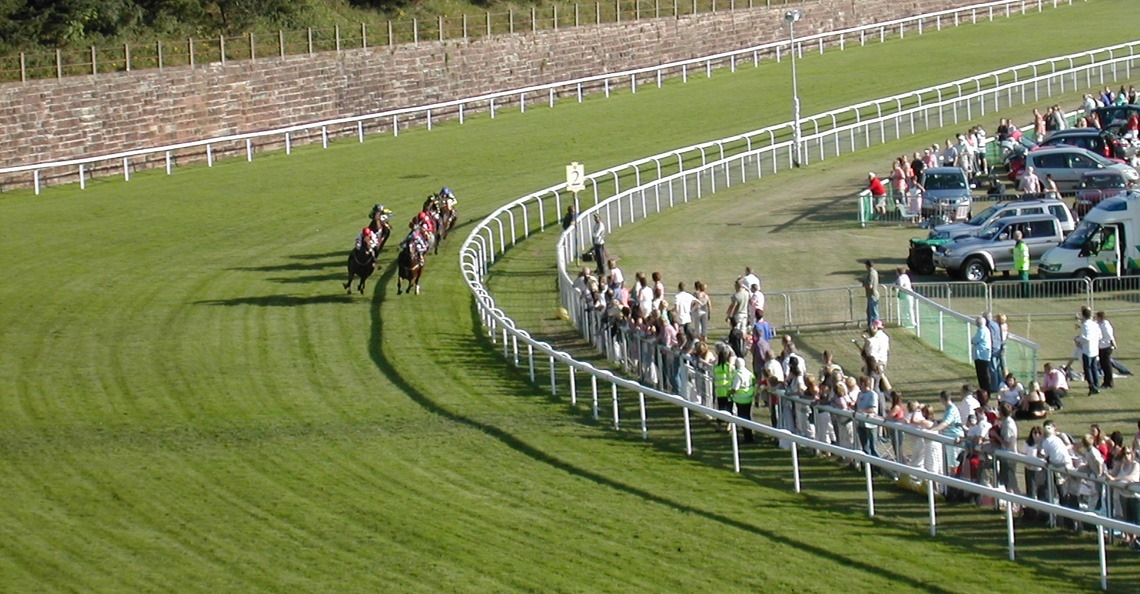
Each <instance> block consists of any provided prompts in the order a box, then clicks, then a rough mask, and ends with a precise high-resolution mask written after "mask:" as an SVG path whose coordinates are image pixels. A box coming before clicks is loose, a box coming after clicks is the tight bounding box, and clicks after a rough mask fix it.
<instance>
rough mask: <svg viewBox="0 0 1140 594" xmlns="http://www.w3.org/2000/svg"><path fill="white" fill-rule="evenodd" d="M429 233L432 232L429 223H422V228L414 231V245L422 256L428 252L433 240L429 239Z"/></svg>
mask: <svg viewBox="0 0 1140 594" xmlns="http://www.w3.org/2000/svg"><path fill="white" fill-rule="evenodd" d="M429 233H431V229H429V228H428V226H427V225H422V226H421V227H420V228H418V229H416V230H415V231H412V247H413V248H415V250H416V252H418V253H419V255H420V257H421V258H422V257H423V255H424V254H426V253H427V251H428V247H430V245H431V242H430V241H429V240H428V234H429Z"/></svg>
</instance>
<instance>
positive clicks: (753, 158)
mask: <svg viewBox="0 0 1140 594" xmlns="http://www.w3.org/2000/svg"><path fill="white" fill-rule="evenodd" d="M1131 59H1132V58H1131V57H1129V58H1126V59H1123V60H1122V61H1117V60H1113V61H1110V62H1111V64H1112V65H1111V66H1106V65H1105V64H1095V65H1082V66H1074V68H1072V69H1070V70H1065V71H1061V72H1057V73H1050V74H1048V75H1044V76H1042V77H1032V78H1031V79H1030V80H1025V81H1018V82H1013V83H1009V84H1006V85H999V86H997V87H996V88H994V89H991V90H987V91H981V92H975V93H971V94H969V95H961V96H957V97H954V98H951V99H947V100H945V101H943V102H935V103H933V104H930V105H926V106H924V107H921V108H916V109H910V110H908V109H904V108H902V102H903V99H904V98H907V97H914V96H916V94H915V93H910V94H906V95H903V96H900V97H898V98H891V99H888V100H883V101H881V102H879V103H878V105H880V106H881V105H883V104H884V103H885V102H891V101H897V104H896V106H897V109H896V110H895V111H894V113H889V114H887V115H884V116H881V117H875V118H869V119H867V120H865V121H856V122H854V123H848V124H840V122H839V121H838V119H836V120H834V121H833V122H834V123H833V124H832V125H833V128H832V129H829V130H825V131H817V132H814V133H813V134H809V135H806V136H805V138H804V142H805V143H806V144H807V145H808V146H812V143H818V145H819V146H820V147H821V152H820V158H821V159H823V158H826V156H827V154H828V153H829V152H830V151H824V150H822V147H823V146H824V145H825V142H830V144H829V145H828V146H829V147H833V148H834V152H835V154H837V155H838V154H841V153H843V152H844V151H845V149H846V148H847V147H848V146H849V147H850V150H852V151H853V150H856V149H857V148H861V147H862V146H864V145H869V144H872V142H873V140H872V135H871V131H872V130H874V131H875V132H878V133H879V134H878V135H877V136H878V138H874V140H885V139H886V137H887V131H888V130H890V131H891V133H892V134H895V135H901V134H902V129H903V127H904V126H903V125H899V122H901V121H902V118H904V117H907V116H908V114H909V116H910V122H911V126H915V122H916V121H921V120H922V119H923V118H917V119H916V118H915V117H914V115H915V114H920V115H921V114H922V113H924V111H925V113H928V114H929V113H932V112H933V110H938V111H937V112H934V113H937V114H939V117H938V121H939V122H940V124H939V125H941V122H942V117H941V114H942V113H943V112H944V111H949V112H950V113H952V114H954V115H953V117H955V118H957V117H958V114H959V112H960V111H969V110H970V106H971V105H974V106H978V105H979V104H980V105H981V106H984V105H986V102H987V101H988V100H989V98H990V97H992V98H993V99H994V101H995V102H996V101H999V100H1000V98H1001V97H1003V96H1005V97H1006V98H1007V99H1008V100H1009V101H1010V102H1011V103H1012V102H1013V101H1014V98H1015V97H1016V98H1018V99H1021V100H1027V99H1028V98H1029V97H1030V96H1032V97H1034V98H1036V95H1035V93H1034V92H1030V89H1034V90H1036V89H1039V88H1040V87H1041V86H1042V85H1043V86H1044V87H1045V89H1046V92H1047V93H1052V92H1053V90H1054V87H1057V89H1058V90H1059V88H1060V83H1059V82H1051V81H1064V80H1072V81H1076V80H1078V78H1079V77H1082V76H1087V77H1089V78H1091V77H1092V73H1093V72H1095V71H1097V70H1099V72H1101V73H1103V72H1105V68H1106V67H1107V68H1109V69H1110V70H1111V71H1112V72H1114V73H1115V71H1116V70H1117V69H1118V68H1120V67H1121V66H1123V68H1120V69H1121V70H1126V69H1129V68H1130V67H1131ZM985 78H986V77H979V79H978V80H984V79H985ZM979 84H980V83H979ZM1098 84H1099V83H1098ZM1069 90H1070V91H1071V90H1075V89H1074V88H1073V87H1072V86H1070V89H1069ZM919 95H921V94H919ZM959 97H961V98H959ZM847 113H859V110H858V109H855V108H849V109H848V110H847ZM821 119H824V118H821V116H815V118H814V119H813V121H816V122H819V121H821ZM827 119H830V118H827ZM824 121H826V119H824ZM954 121H957V119H955V120H954ZM916 127H917V126H916ZM789 128H790V124H783V125H781V126H777V127H775V128H771V129H765V130H761V131H758V132H757V133H753V134H752V135H750V136H738V137H734V138H733V139H724V140H721V141H717V142H714V143H707V144H705V145H699V146H695V147H688V148H686V149H679V150H678V151H673V152H670V153H665V154H661V155H656V156H654V157H649V158H646V159H642V160H639V161H635V162H632V163H627V164H624V165H621V166H618V167H614V168H612V169H609V170H606V171H602V172H597V173H594V174H591V175H590V176H588V178H589V182H590V184H591V188H592V191H593V194H594V203H595V204H594V206H591V207H590V208H588V209H586V210H584V211H581V215H580V218H579V224H576V225H574V226H573V227H571V229H569V230H568V231H566V232H564V233H563V235H562V236H561V237H560V240H559V243H558V249H557V257H558V267H559V287H560V293H561V297H562V302H563V303H564V304H567V307H566V309H567V310H568V312H567V313H568V314H569V315H570V316H571V317H573V318H575V321H578V319H577V318H578V315H577V312H578V311H580V307H578V306H577V305H576V304H577V301H578V299H579V297H578V294H577V291H576V290H575V288H574V287H573V285H572V282H571V279H570V277H569V276H568V275H567V272H566V268H567V265H568V263H571V262H574V261H575V258H576V257H577V255H578V252H579V250H580V248H581V247H582V246H584V245H587V238H589V237H590V231H591V230H590V228H589V227H590V225H589V215H590V214H592V213H593V212H597V213H598V214H599V215H601V216H602V217H603V219H604V220H605V222H606V224H607V228H608V229H610V230H613V229H617V228H620V227H621V226H623V225H625V224H629V223H633V222H635V221H638V220H640V219H642V218H645V217H647V216H649V215H652V214H655V213H657V212H660V211H662V210H665V209H668V208H672V207H673V206H675V205H679V204H682V203H686V202H688V201H689V200H697V199H699V198H700V197H702V196H704V195H705V194H709V193H714V192H716V191H717V190H718V189H723V188H727V187H731V186H732V185H734V184H740V183H744V182H746V181H748V180H749V179H755V178H758V177H760V176H761V175H763V174H764V172H765V171H767V172H769V173H771V172H775V171H778V170H779V169H781V164H784V167H791V150H790V149H791V146H790V145H791V142H790V140H787V139H786V137H785V136H781V137H779V138H778V137H777V135H776V133H775V130H777V129H789ZM763 134H768V138H767V140H768V143H767V144H766V146H763V147H762V148H753V147H752V144H751V140H749V141H748V142H746V143H745V142H742V139H744V138H751V137H752V136H757V135H763ZM848 139H849V142H848ZM741 145H743V146H741ZM711 147H717V149H719V150H718V153H719V157H720V158H719V159H717V160H715V161H711V162H710V161H708V160H707V151H708V150H711ZM730 148H736V150H737V151H738V152H736V153H735V154H732V150H729V149H730ZM694 153H699V155H694ZM692 162H697V163H699V164H698V165H693V166H690V163H692ZM666 164H668V165H671V167H669V166H668V165H666ZM674 164H675V165H674ZM686 167H688V168H686ZM670 171H676V172H675V173H670ZM630 177H632V178H633V180H632V182H633V187H630V188H628V189H625V190H622V189H621V188H622V185H623V184H622V181H623V180H628V179H629V178H630ZM643 177H644V178H645V179H643ZM564 198H565V202H566V203H570V202H571V201H574V202H576V197H574V198H571V197H570V196H565V197H564V196H563V188H562V187H561V186H554V187H550V188H547V189H545V190H541V191H538V192H535V193H533V194H530V195H528V196H524V197H522V198H520V199H518V200H515V201H513V202H511V203H509V204H506V205H504V206H502V207H500V208H499V209H497V210H496V211H495V212H494V213H492V214H491V215H490V216H489V217H487V218H486V219H484V220H483V221H481V222H480V223H479V224H478V225H477V226H476V227H475V228H474V229H473V230H472V232H471V234H470V235H469V236H468V238H467V239H466V241H465V242H464V244H463V246H462V248H461V254H460V269H461V271H462V273H463V275H464V277H465V280H466V282H467V284H468V286H469V288H470V290H471V292H472V294H473V295H474V296H475V303H476V307H477V310H478V312H479V316H480V319H481V322H482V324H483V326H484V327H485V328H486V329H487V331H488V333H489V335H490V336H491V338H492V340H493V341H494V342H495V343H496V344H498V345H500V346H501V348H502V349H503V355H504V356H505V357H507V358H508V359H510V360H512V361H513V362H514V364H515V365H516V366H518V365H524V364H525V365H526V366H527V367H528V368H529V372H530V378H531V380H532V381H538V374H539V373H546V372H545V371H544V370H543V369H541V368H545V367H547V366H548V367H549V372H548V373H547V375H548V377H549V381H550V389H551V392H552V393H553V394H557V393H558V391H559V389H560V388H559V383H560V380H559V378H560V377H562V378H565V380H568V381H566V382H565V383H564V384H563V388H561V389H565V390H568V391H569V394H570V398H571V402H572V403H573V404H577V399H578V394H579V384H580V383H581V382H586V383H587V385H588V386H589V387H588V389H587V394H588V397H589V398H591V400H592V407H593V411H594V416H595V418H599V417H600V414H601V413H600V410H601V402H602V399H603V398H608V399H609V400H610V401H611V402H612V422H613V425H614V427H615V428H620V427H621V426H622V423H623V422H624V421H623V419H622V418H621V415H620V410H621V406H620V398H621V396H622V394H624V395H625V396H626V397H627V398H629V397H636V399H637V401H638V409H639V414H640V425H641V432H642V434H643V436H646V437H647V436H648V431H647V423H646V405H645V402H646V397H647V396H649V397H652V398H656V399H658V400H661V401H664V402H668V403H671V404H674V405H676V406H679V407H681V408H682V413H683V423H684V428H683V430H684V432H685V439H686V452H687V453H692V448H693V442H692V427H691V423H690V419H691V414H692V413H693V412H697V413H699V414H702V415H706V416H709V417H712V418H714V419H718V420H720V421H725V422H728V423H730V424H731V425H732V426H733V428H734V432H735V428H736V427H737V426H744V427H747V428H749V429H752V430H753V431H756V432H759V433H760V434H762V435H768V436H772V437H778V438H779V439H782V440H785V441H786V442H787V443H789V444H790V447H791V458H792V460H791V465H792V473H793V477H794V479H795V485H796V490H797V491H798V490H799V466H798V449H797V448H798V447H800V446H806V447H809V448H812V449H815V450H819V451H823V452H828V453H831V454H835V455H841V456H844V457H846V458H850V459H853V460H857V461H860V462H863V463H865V470H866V483H867V501H868V513H869V514H872V515H873V514H874V484H873V482H872V480H871V467H872V466H878V467H880V468H882V469H884V470H886V471H888V472H892V473H900V474H901V473H906V474H909V475H912V476H915V477H917V478H918V479H920V480H925V481H927V484H928V499H929V507H930V517H931V530H932V531H933V530H934V529H935V526H936V520H935V517H936V516H935V513H936V512H935V502H934V487H933V485H934V484H943V485H947V486H951V487H954V488H958V489H962V490H964V491H967V492H970V493H975V494H979V495H983V496H987V497H992V498H994V499H995V500H997V501H1005V502H1007V503H1013V504H1016V505H1019V506H1024V507H1030V508H1034V509H1038V510H1041V511H1042V512H1043V513H1046V514H1051V515H1053V516H1059V517H1065V518H1070V519H1073V520H1077V521H1083V522H1086V523H1089V524H1094V525H1096V526H1097V531H1098V542H1099V550H1100V555H1099V561H1100V568H1101V584H1102V587H1107V566H1106V563H1107V562H1106V557H1105V553H1104V542H1105V531H1106V530H1117V531H1123V532H1129V533H1137V532H1138V531H1140V528H1138V527H1137V526H1136V525H1134V524H1128V523H1125V522H1120V521H1117V520H1113V519H1109V518H1103V517H1098V516H1096V515H1094V514H1091V513H1086V512H1082V511H1078V510H1074V509H1071V508H1064V507H1060V506H1057V505H1054V504H1050V503H1046V502H1042V501H1038V500H1035V499H1032V498H1027V497H1023V496H1020V495H1014V494H1010V493H1007V492H1004V491H1001V490H996V489H992V488H989V487H985V486H982V485H978V484H976V483H971V482H967V481H960V480H958V479H954V478H948V477H945V476H942V475H939V474H936V473H930V472H927V471H925V470H922V469H915V468H913V467H910V466H906V465H901V464H898V463H897V462H893V461H889V460H882V459H880V458H872V457H870V456H866V455H865V454H863V453H861V452H858V451H853V450H851V449H848V448H843V447H840V446H836V445H832V444H824V443H821V442H818V441H815V440H812V439H809V438H806V437H804V436H799V435H794V434H792V433H790V432H787V431H784V430H780V429H773V428H771V427H768V426H765V425H761V424H759V423H756V422H753V421H744V420H742V419H740V418H738V417H735V416H734V415H731V414H728V413H725V412H721V411H717V410H713V409H711V408H709V407H706V406H704V405H702V404H700V403H695V402H690V401H689V400H686V399H685V398H681V397H679V396H676V395H673V394H669V393H666V392H664V391H661V390H658V389H656V388H654V387H652V386H647V385H644V384H642V383H639V382H636V381H633V380H630V379H627V378H624V377H620V376H618V375H616V374H615V373H613V372H612V371H610V370H608V369H602V368H598V367H595V366H593V365H591V364H589V363H585V362H580V361H576V360H574V359H573V358H572V357H571V356H570V355H568V354H567V353H565V352H562V351H559V350H557V349H555V348H553V347H552V346H550V345H549V344H547V343H544V342H542V341H540V340H536V339H535V338H533V337H531V336H530V334H529V332H527V331H526V330H525V329H522V328H518V327H517V326H516V324H515V322H514V320H512V319H511V318H510V316H508V315H507V314H506V313H505V312H503V311H502V310H501V309H500V308H499V307H498V306H497V304H496V303H495V299H494V297H493V296H492V295H491V294H490V293H489V292H488V290H487V288H486V286H485V285H484V279H485V277H486V276H487V274H488V273H489V271H490V267H491V265H492V264H493V263H494V261H495V260H496V258H497V257H498V255H499V254H500V253H502V252H505V251H506V250H507V249H508V247H509V246H513V245H514V244H515V243H517V242H518V241H520V240H521V239H524V238H526V237H529V236H530V235H531V234H532V233H539V232H542V231H545V229H546V228H547V227H548V226H549V225H552V224H554V222H555V221H557V220H558V216H559V214H561V212H562V207H563V202H564ZM536 219H537V220H536ZM579 374H583V375H584V376H585V377H582V378H579V377H578V375H579ZM734 435H735V433H734ZM739 454H740V452H739V448H738V444H737V441H736V440H735V439H733V440H732V458H733V465H734V468H735V469H736V470H737V471H739V470H740V455H739ZM1006 509H1007V512H1006V519H1007V532H1008V541H1009V552H1010V557H1011V558H1013V556H1014V529H1013V515H1012V511H1011V510H1012V509H1013V507H1012V506H1011V505H1007V506H1006Z"/></svg>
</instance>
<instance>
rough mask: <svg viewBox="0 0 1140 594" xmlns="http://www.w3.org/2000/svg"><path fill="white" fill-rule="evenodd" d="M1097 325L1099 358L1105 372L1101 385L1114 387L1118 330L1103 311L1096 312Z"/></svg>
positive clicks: (1101, 368) (1102, 370) (1101, 367)
mask: <svg viewBox="0 0 1140 594" xmlns="http://www.w3.org/2000/svg"><path fill="white" fill-rule="evenodd" d="M1096 325H1097V328H1098V329H1099V330H1100V342H1098V343H1097V346H1098V347H1099V349H1098V352H1097V359H1099V360H1100V370H1101V372H1102V373H1103V375H1102V376H1101V382H1100V387H1102V388H1112V386H1113V383H1112V351H1115V350H1116V332H1115V331H1114V330H1113V328H1112V323H1111V322H1109V321H1108V317H1107V316H1105V315H1104V312H1103V311H1098V312H1096Z"/></svg>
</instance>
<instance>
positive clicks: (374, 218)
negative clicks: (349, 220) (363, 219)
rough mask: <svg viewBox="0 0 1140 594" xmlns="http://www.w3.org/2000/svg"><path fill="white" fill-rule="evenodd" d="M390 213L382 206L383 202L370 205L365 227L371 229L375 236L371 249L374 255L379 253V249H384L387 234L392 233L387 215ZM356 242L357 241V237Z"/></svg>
mask: <svg viewBox="0 0 1140 594" xmlns="http://www.w3.org/2000/svg"><path fill="white" fill-rule="evenodd" d="M391 214H392V211H390V210H388V209H387V208H384V205H383V204H377V205H375V206H373V207H372V212H371V213H370V214H369V215H368V218H369V219H371V220H370V221H369V223H368V226H367V227H365V228H366V229H369V230H371V231H372V233H373V234H374V235H375V236H376V240H375V248H374V249H373V251H372V254H373V255H374V256H379V255H380V250H382V249H384V244H385V243H387V242H388V236H389V235H391V234H392V224H391V223H389V222H388V216H389V215H391ZM357 242H358V243H359V239H358V240H357Z"/></svg>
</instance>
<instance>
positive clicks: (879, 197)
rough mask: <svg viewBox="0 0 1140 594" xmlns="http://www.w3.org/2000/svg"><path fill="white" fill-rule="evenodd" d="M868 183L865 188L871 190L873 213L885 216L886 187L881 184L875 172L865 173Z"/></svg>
mask: <svg viewBox="0 0 1140 594" xmlns="http://www.w3.org/2000/svg"><path fill="white" fill-rule="evenodd" d="M867 178H868V180H869V181H868V184H867V190H868V191H870V192H871V201H872V202H873V204H874V209H875V215H876V216H878V217H885V216H887V188H886V187H885V186H884V185H883V182H882V180H880V179H879V178H878V177H877V176H876V175H875V172H874V171H872V172H871V173H868V174H867Z"/></svg>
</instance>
